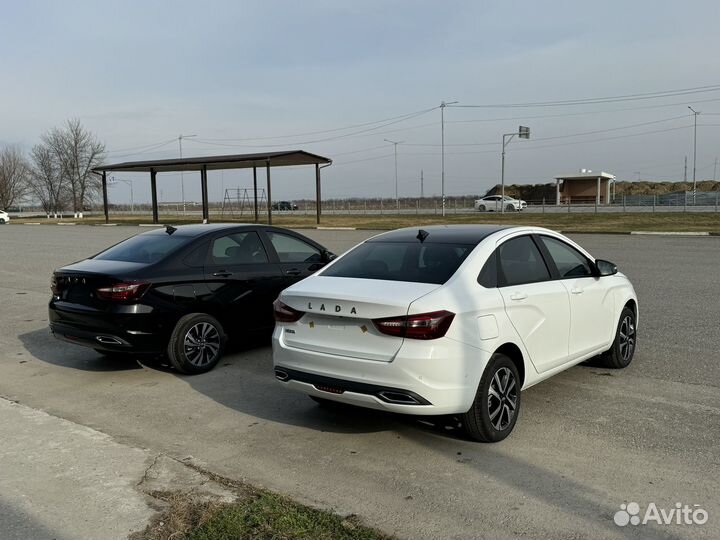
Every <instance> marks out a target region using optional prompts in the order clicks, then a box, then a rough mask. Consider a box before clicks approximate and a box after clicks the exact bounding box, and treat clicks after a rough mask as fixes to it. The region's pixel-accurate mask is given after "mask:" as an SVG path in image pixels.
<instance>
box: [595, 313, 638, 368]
mask: <svg viewBox="0 0 720 540" xmlns="http://www.w3.org/2000/svg"><path fill="white" fill-rule="evenodd" d="M636 348H637V326H636V323H635V312H634V311H633V310H632V309H630V308H629V307H627V306H625V307H624V308H623V310H622V312H621V313H620V320H619V321H618V325H617V330H615V340H614V341H613V344H612V347H610V349H608V350H607V351H605V352H604V353H603V354H602V355H600V363H601V364H602V365H603V366H604V367H607V368H611V369H622V368H625V367H628V366H629V365H630V362H632V359H633V356H634V355H635V349H636Z"/></svg>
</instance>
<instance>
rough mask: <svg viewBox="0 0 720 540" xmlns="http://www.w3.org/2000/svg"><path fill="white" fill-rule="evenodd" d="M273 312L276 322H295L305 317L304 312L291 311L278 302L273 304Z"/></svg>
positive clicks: (285, 305)
mask: <svg viewBox="0 0 720 540" xmlns="http://www.w3.org/2000/svg"><path fill="white" fill-rule="evenodd" d="M273 312H274V314H275V320H276V321H277V322H297V321H299V320H300V319H301V318H302V316H303V315H305V312H304V311H298V310H297V309H293V308H291V307H290V306H288V305H287V304H285V303H283V302H281V301H280V300H275V301H274V302H273Z"/></svg>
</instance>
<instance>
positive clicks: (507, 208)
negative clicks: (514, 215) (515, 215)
mask: <svg viewBox="0 0 720 540" xmlns="http://www.w3.org/2000/svg"><path fill="white" fill-rule="evenodd" d="M505 211H506V212H514V211H515V205H512V204H508V205H507V206H506V207H505Z"/></svg>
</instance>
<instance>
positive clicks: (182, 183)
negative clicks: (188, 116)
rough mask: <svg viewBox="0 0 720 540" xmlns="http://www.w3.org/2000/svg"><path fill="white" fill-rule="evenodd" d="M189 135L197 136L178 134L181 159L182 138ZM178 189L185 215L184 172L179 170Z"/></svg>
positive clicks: (187, 137) (186, 137)
mask: <svg viewBox="0 0 720 540" xmlns="http://www.w3.org/2000/svg"><path fill="white" fill-rule="evenodd" d="M190 137H197V135H178V144H179V145H180V159H182V140H183V139H189V138H190ZM180 190H181V192H182V205H183V216H184V215H185V173H184V172H183V171H180Z"/></svg>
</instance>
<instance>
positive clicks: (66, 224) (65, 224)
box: [55, 223, 77, 227]
mask: <svg viewBox="0 0 720 540" xmlns="http://www.w3.org/2000/svg"><path fill="white" fill-rule="evenodd" d="M55 225H64V226H66V227H67V226H68V225H77V223H56V224H55Z"/></svg>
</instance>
